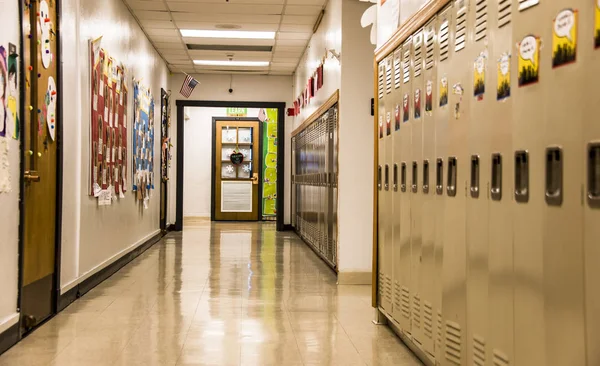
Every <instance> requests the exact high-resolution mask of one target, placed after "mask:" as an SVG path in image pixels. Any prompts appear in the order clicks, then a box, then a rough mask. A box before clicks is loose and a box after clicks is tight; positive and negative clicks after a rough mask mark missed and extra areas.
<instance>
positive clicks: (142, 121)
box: [133, 81, 154, 209]
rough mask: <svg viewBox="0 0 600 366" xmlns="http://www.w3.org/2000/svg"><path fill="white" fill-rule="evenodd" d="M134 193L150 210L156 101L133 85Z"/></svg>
mask: <svg viewBox="0 0 600 366" xmlns="http://www.w3.org/2000/svg"><path fill="white" fill-rule="evenodd" d="M133 103H134V115H133V192H135V193H136V200H137V201H142V202H143V206H144V208H145V209H147V208H148V204H149V202H150V197H151V196H152V190H153V189H154V167H153V166H154V100H153V99H152V94H151V93H150V89H148V88H146V87H145V86H143V85H142V84H141V83H140V82H139V81H134V84H133Z"/></svg>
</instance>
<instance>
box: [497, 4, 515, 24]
mask: <svg viewBox="0 0 600 366" xmlns="http://www.w3.org/2000/svg"><path fill="white" fill-rule="evenodd" d="M511 20H512V1H511V0H498V28H502V27H504V26H505V25H507V24H510V22H511Z"/></svg>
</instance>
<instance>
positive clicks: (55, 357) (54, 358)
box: [16, 334, 75, 365]
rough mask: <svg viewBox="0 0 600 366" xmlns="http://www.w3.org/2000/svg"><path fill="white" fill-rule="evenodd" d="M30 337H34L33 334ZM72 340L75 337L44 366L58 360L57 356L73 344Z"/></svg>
mask: <svg viewBox="0 0 600 366" xmlns="http://www.w3.org/2000/svg"><path fill="white" fill-rule="evenodd" d="M31 335H34V334H31ZM74 340H75V337H73V338H71V340H70V341H69V342H67V345H66V346H64V347H63V349H61V350H60V351H58V352H57V353H56V354H55V355H54V357H52V358H51V359H50V361H48V363H46V365H52V362H53V361H54V360H56V359H57V358H58V356H59V355H60V354H61V353H63V352H64V351H65V350H66V349H67V347H69V345H71V343H73V341H74ZM18 345H19V344H17V345H16V346H18Z"/></svg>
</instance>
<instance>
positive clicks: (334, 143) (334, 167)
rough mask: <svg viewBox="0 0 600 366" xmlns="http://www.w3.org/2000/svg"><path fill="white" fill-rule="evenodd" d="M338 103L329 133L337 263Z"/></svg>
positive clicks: (332, 242)
mask: <svg viewBox="0 0 600 366" xmlns="http://www.w3.org/2000/svg"><path fill="white" fill-rule="evenodd" d="M338 108H339V106H338V105H335V106H334V108H333V121H330V123H331V125H332V129H333V131H332V132H331V133H330V135H329V140H330V143H331V151H332V154H331V156H332V161H331V196H332V199H331V250H332V257H331V258H332V259H331V260H332V261H333V263H337V232H338V226H337V222H338V221H337V212H338V201H337V197H338V133H337V131H338V118H339V117H338V116H339V113H338Z"/></svg>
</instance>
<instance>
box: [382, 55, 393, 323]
mask: <svg viewBox="0 0 600 366" xmlns="http://www.w3.org/2000/svg"><path fill="white" fill-rule="evenodd" d="M392 90H393V56H392V55H390V56H388V57H387V58H386V59H385V97H384V102H385V115H384V119H385V125H386V127H385V130H386V131H385V136H384V137H383V140H384V144H385V167H384V196H385V202H384V205H385V215H386V224H385V237H386V243H385V250H384V265H385V285H386V293H385V299H386V304H387V308H386V310H388V312H390V313H392V312H393V257H392V253H393V220H394V218H393V203H392V197H393V193H394V192H393V187H392V185H393V183H392V179H393V177H392V175H393V166H394V161H393V147H394V146H393V141H392V131H393V122H392V113H393V107H392Z"/></svg>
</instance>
